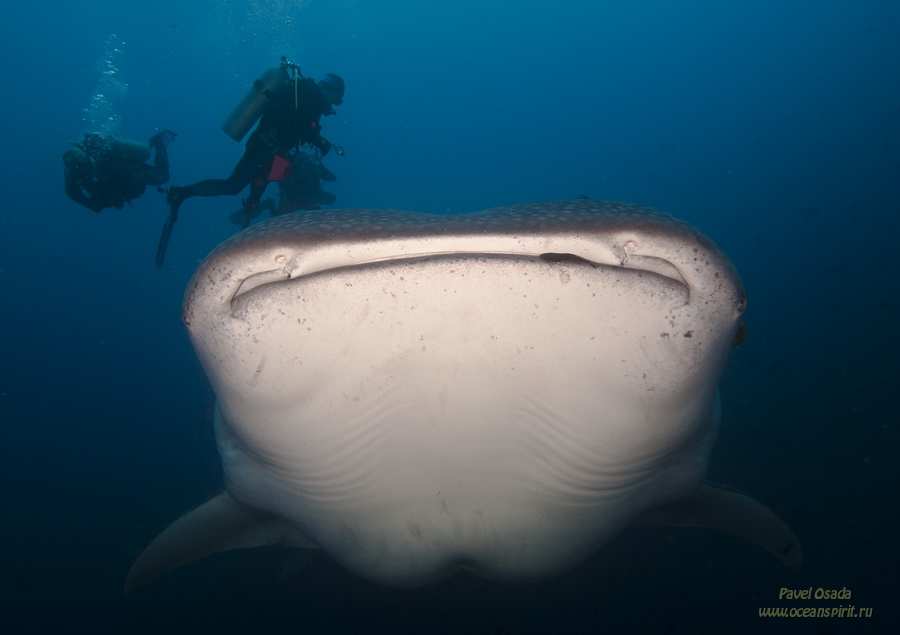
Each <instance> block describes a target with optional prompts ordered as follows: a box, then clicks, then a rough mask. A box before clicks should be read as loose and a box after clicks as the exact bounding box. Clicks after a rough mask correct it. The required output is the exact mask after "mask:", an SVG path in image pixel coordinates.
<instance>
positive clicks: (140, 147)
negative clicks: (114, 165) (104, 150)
mask: <svg viewBox="0 0 900 635" xmlns="http://www.w3.org/2000/svg"><path fill="white" fill-rule="evenodd" d="M112 153H113V155H114V156H118V157H120V158H122V159H124V160H125V162H127V163H144V162H145V161H146V160H147V159H149V158H150V146H149V145H147V144H146V143H143V142H142V141H132V140H131V139H113V140H112Z"/></svg>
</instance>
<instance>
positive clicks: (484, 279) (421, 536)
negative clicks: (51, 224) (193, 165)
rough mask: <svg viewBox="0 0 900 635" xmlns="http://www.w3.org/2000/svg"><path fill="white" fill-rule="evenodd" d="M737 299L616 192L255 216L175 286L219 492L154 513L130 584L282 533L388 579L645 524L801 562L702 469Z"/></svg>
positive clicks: (552, 555)
mask: <svg viewBox="0 0 900 635" xmlns="http://www.w3.org/2000/svg"><path fill="white" fill-rule="evenodd" d="M744 307H745V298H744V291H743V288H742V286H741V283H740V279H739V278H738V276H737V274H736V273H735V271H734V268H733V267H732V265H731V263H730V262H729V261H728V259H727V258H726V257H725V256H724V255H723V254H722V253H721V252H720V251H719V250H718V248H717V247H716V246H715V245H714V244H713V243H712V242H711V241H710V240H709V239H708V238H706V237H705V236H703V235H702V234H701V233H700V232H698V231H697V230H696V229H694V228H692V227H690V226H689V225H687V224H686V223H683V222H681V221H678V220H676V219H674V218H672V217H670V216H667V215H665V214H662V213H661V212H657V211H655V210H651V209H648V208H643V207H638V206H634V205H629V204H624V203H613V202H604V201H589V200H577V201H561V202H553V203H539V204H533V205H518V206H510V207H505V208H496V209H492V210H486V211H484V212H478V213H473V214H459V215H453V216H441V215H430V214H416V213H411V212H396V211H379V210H339V211H331V212H316V213H305V214H292V215H289V216H285V217H280V218H276V219H272V220H269V221H266V222H264V223H261V224H259V225H257V226H255V227H252V228H250V229H249V230H246V231H244V232H241V233H240V234H238V235H237V236H235V237H234V238H232V239H231V240H228V241H226V242H225V243H223V244H222V245H220V246H219V247H218V248H217V249H216V250H215V251H214V252H213V253H212V254H210V256H209V257H208V258H207V259H206V260H205V261H204V262H203V263H202V264H201V265H200V267H199V269H198V270H197V272H196V274H195V275H194V277H193V279H192V282H191V284H190V285H189V288H188V291H187V295H186V298H185V304H184V321H185V323H186V324H187V327H188V331H189V333H190V336H191V339H192V342H193V344H194V347H195V349H196V351H197V354H198V356H199V358H200V361H201V363H202V365H203V367H204V369H205V370H206V373H207V375H208V377H209V380H210V382H211V384H212V387H213V389H214V391H215V393H216V396H217V399H218V404H217V408H216V415H215V425H216V434H217V441H218V447H219V452H220V454H221V457H222V463H223V467H224V474H225V491H224V492H223V493H222V494H220V495H219V496H217V497H215V498H213V499H212V500H210V501H208V502H207V503H205V504H203V505H201V506H200V507H198V508H197V509H195V510H193V511H192V512H189V513H188V514H187V515H185V516H184V517H182V518H181V519H179V520H178V521H176V522H175V523H174V524H173V525H171V526H170V527H169V528H168V529H167V530H165V531H164V532H163V533H162V534H161V535H160V536H159V537H158V538H157V539H156V540H155V541H154V542H153V543H152V544H151V545H150V546H149V547H148V548H147V550H146V551H145V552H144V553H143V554H142V555H141V556H140V557H139V559H138V560H137V562H136V563H135V565H134V566H133V568H132V570H131V572H130V573H129V576H128V579H127V581H126V590H128V591H131V590H134V589H136V588H138V587H139V586H141V585H143V584H145V583H147V582H149V581H150V580H152V579H154V578H156V577H158V576H159V575H161V574H162V573H165V572H166V571H169V570H171V569H173V568H176V567H178V566H180V565H181V564H184V563H186V562H189V561H192V560H195V559H197V558H199V557H202V556H204V555H207V554H209V553H213V552H216V551H223V550H226V549H233V548H241V547H252V546H259V545H273V544H275V545H289V546H296V547H318V548H320V549H322V550H323V551H324V552H325V553H327V554H328V555H330V556H331V557H332V558H334V559H335V560H337V561H338V562H340V563H341V564H343V565H344V566H345V567H347V568H348V569H350V570H352V571H354V572H356V573H357V574H359V575H360V576H362V577H364V578H367V579H369V580H373V581H375V582H379V583H383V584H388V585H395V586H417V585H423V584H429V583H433V582H436V581H438V580H441V579H442V578H445V577H447V576H449V575H451V574H453V573H454V572H456V571H459V570H468V571H470V572H472V573H474V574H476V575H480V576H484V577H487V578H490V579H494V580H501V581H527V580H534V579H541V578H546V577H550V576H553V575H555V574H558V573H560V572H562V571H566V570H568V569H571V568H572V567H574V566H576V565H577V564H578V563H580V562H582V561H583V560H585V559H586V558H588V557H589V556H590V555H591V554H593V553H595V552H596V551H597V550H598V549H600V548H601V547H602V546H603V544H604V543H606V542H607V541H608V540H610V539H611V538H612V537H613V536H615V535H616V534H618V533H619V532H621V531H622V530H623V529H624V528H626V527H627V526H629V525H631V524H633V523H636V522H654V523H668V524H676V525H678V524H683V525H696V526H706V527H713V528H719V529H724V530H727V531H730V532H732V533H735V534H737V535H740V536H742V537H744V538H746V539H748V540H751V541H753V542H755V543H757V544H759V545H761V546H763V547H764V548H766V549H768V550H769V551H771V552H772V553H774V554H775V555H776V556H778V557H779V558H780V559H781V560H782V561H783V562H784V563H785V564H787V565H789V566H791V567H797V566H799V564H800V559H801V552H800V547H799V543H798V542H797V540H796V538H795V537H794V535H793V534H792V533H791V531H790V530H789V529H788V528H787V527H786V526H785V525H784V524H783V523H782V522H781V521H780V520H779V519H778V518H777V517H776V516H775V515H774V514H773V513H772V512H771V511H769V510H768V509H766V508H765V507H764V506H763V505H761V504H760V503H757V502H755V501H753V500H752V499H750V498H748V497H746V496H744V495H742V494H739V493H736V492H732V491H730V490H726V489H722V488H715V487H712V486H710V485H704V476H705V473H706V468H707V462H708V459H709V455H710V452H711V450H712V447H713V443H714V440H715V435H716V428H717V426H718V417H719V414H718V413H719V408H718V397H717V389H716V385H717V383H718V381H719V378H720V376H721V374H722V371H723V368H724V365H725V362H726V360H727V358H728V355H729V352H730V350H731V348H732V347H733V346H734V344H735V342H736V339H737V338H738V334H739V329H740V324H741V314H742V312H743V310H744Z"/></svg>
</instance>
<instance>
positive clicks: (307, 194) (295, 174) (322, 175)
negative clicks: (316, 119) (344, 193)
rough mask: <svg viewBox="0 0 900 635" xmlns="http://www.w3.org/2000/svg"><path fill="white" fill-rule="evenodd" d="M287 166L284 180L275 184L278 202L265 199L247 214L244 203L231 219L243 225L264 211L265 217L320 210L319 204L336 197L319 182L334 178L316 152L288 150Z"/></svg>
mask: <svg viewBox="0 0 900 635" xmlns="http://www.w3.org/2000/svg"><path fill="white" fill-rule="evenodd" d="M290 160H291V165H290V168H289V169H288V170H287V173H286V174H285V177H284V180H282V181H281V182H280V183H279V184H278V204H277V205H276V204H275V200H274V199H271V198H267V199H265V200H263V201H261V202H260V203H259V204H258V205H256V206H255V207H254V208H252V210H251V211H250V213H248V207H247V205H246V201H245V205H244V206H242V207H241V209H239V210H237V211H236V212H233V213H232V214H231V222H232V223H234V224H235V225H241V226H242V227H246V226H247V225H249V224H250V221H251V220H253V219H254V218H255V217H256V216H259V215H260V214H261V213H262V212H265V211H268V212H269V216H281V215H283V214H288V213H290V212H296V211H298V210H315V209H321V207H322V206H323V205H332V204H333V203H334V201H335V200H336V199H337V197H336V196H335V195H334V194H332V193H331V192H326V191H325V190H323V189H322V181H327V182H329V183H330V182H333V181H336V180H337V177H336V176H335V175H334V172H332V171H331V170H329V169H328V168H326V167H325V166H324V165H323V164H322V159H321V157H319V156H318V153H315V154H310V153H308V152H304V151H303V150H297V151H296V152H293V153H291V156H290Z"/></svg>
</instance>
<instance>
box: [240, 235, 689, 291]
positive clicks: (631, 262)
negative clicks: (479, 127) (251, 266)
mask: <svg viewBox="0 0 900 635" xmlns="http://www.w3.org/2000/svg"><path fill="white" fill-rule="evenodd" d="M447 258H454V259H464V258H472V259H479V258H488V259H490V258H507V259H516V260H520V261H534V262H535V263H537V262H544V263H550V264H557V265H561V266H565V267H590V268H593V269H597V268H605V267H619V268H623V267H624V266H625V265H624V263H619V264H617V265H609V264H606V263H602V262H595V261H592V260H590V259H589V258H585V257H583V256H580V255H578V254H576V253H570V252H545V253H540V254H523V253H507V252H500V251H491V252H485V251H479V252H470V251H465V250H464V249H463V248H461V249H460V250H457V251H440V252H432V253H418V254H409V253H406V254H396V255H393V256H382V257H379V258H377V259H371V260H365V261H358V262H354V263H353V264H337V265H335V266H331V267H328V268H323V269H306V270H303V271H300V272H298V271H296V270H294V271H292V270H291V268H290V267H288V266H284V267H281V268H273V269H268V270H265V271H259V272H257V273H253V274H251V275H249V276H247V277H246V278H244V279H243V280H241V281H240V283H239V285H238V286H237V289H236V291H235V292H234V295H233V296H232V297H231V300H230V301H231V302H234V301H236V300H237V299H238V298H239V297H240V296H242V295H245V294H247V293H250V292H251V291H253V290H254V289H257V288H259V287H262V286H265V285H268V284H275V283H279V282H284V281H287V280H298V279H300V278H303V277H309V276H313V275H327V274H334V273H338V272H340V273H342V274H345V275H353V271H354V270H357V271H360V272H361V271H363V270H364V269H365V268H366V267H367V266H370V265H374V264H382V265H383V264H413V263H416V262H421V261H426V260H441V259H447ZM274 260H275V262H276V263H278V262H287V261H288V258H287V257H286V256H283V255H280V254H279V255H276V256H275V258H274ZM627 268H628V269H630V270H632V271H637V272H644V273H648V274H654V275H658V276H662V277H663V278H667V279H668V280H670V281H671V282H674V283H676V284H678V285H681V286H683V287H684V290H685V293H686V294H687V295H688V297H689V296H690V286H689V284H688V282H687V280H685V279H684V277H683V276H682V275H681V273H680V272H679V270H678V268H677V267H676V266H675V265H674V264H672V263H671V262H669V261H668V260H666V259H664V258H657V257H653V256H632V257H631V258H630V259H628V261H627Z"/></svg>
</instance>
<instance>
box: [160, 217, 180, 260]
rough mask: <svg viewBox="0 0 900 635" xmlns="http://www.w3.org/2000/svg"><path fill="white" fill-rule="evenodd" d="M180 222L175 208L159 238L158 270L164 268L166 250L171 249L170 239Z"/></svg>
mask: <svg viewBox="0 0 900 635" xmlns="http://www.w3.org/2000/svg"><path fill="white" fill-rule="evenodd" d="M177 220H178V210H177V209H175V208H173V209H172V211H171V212H169V217H168V218H167V219H166V224H165V225H163V230H162V234H160V236H159V246H157V248H156V268H157V269H159V268H160V267H162V266H163V262H164V261H165V259H166V250H167V249H168V248H169V238H171V237H172V230H173V229H174V228H175V221H177Z"/></svg>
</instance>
